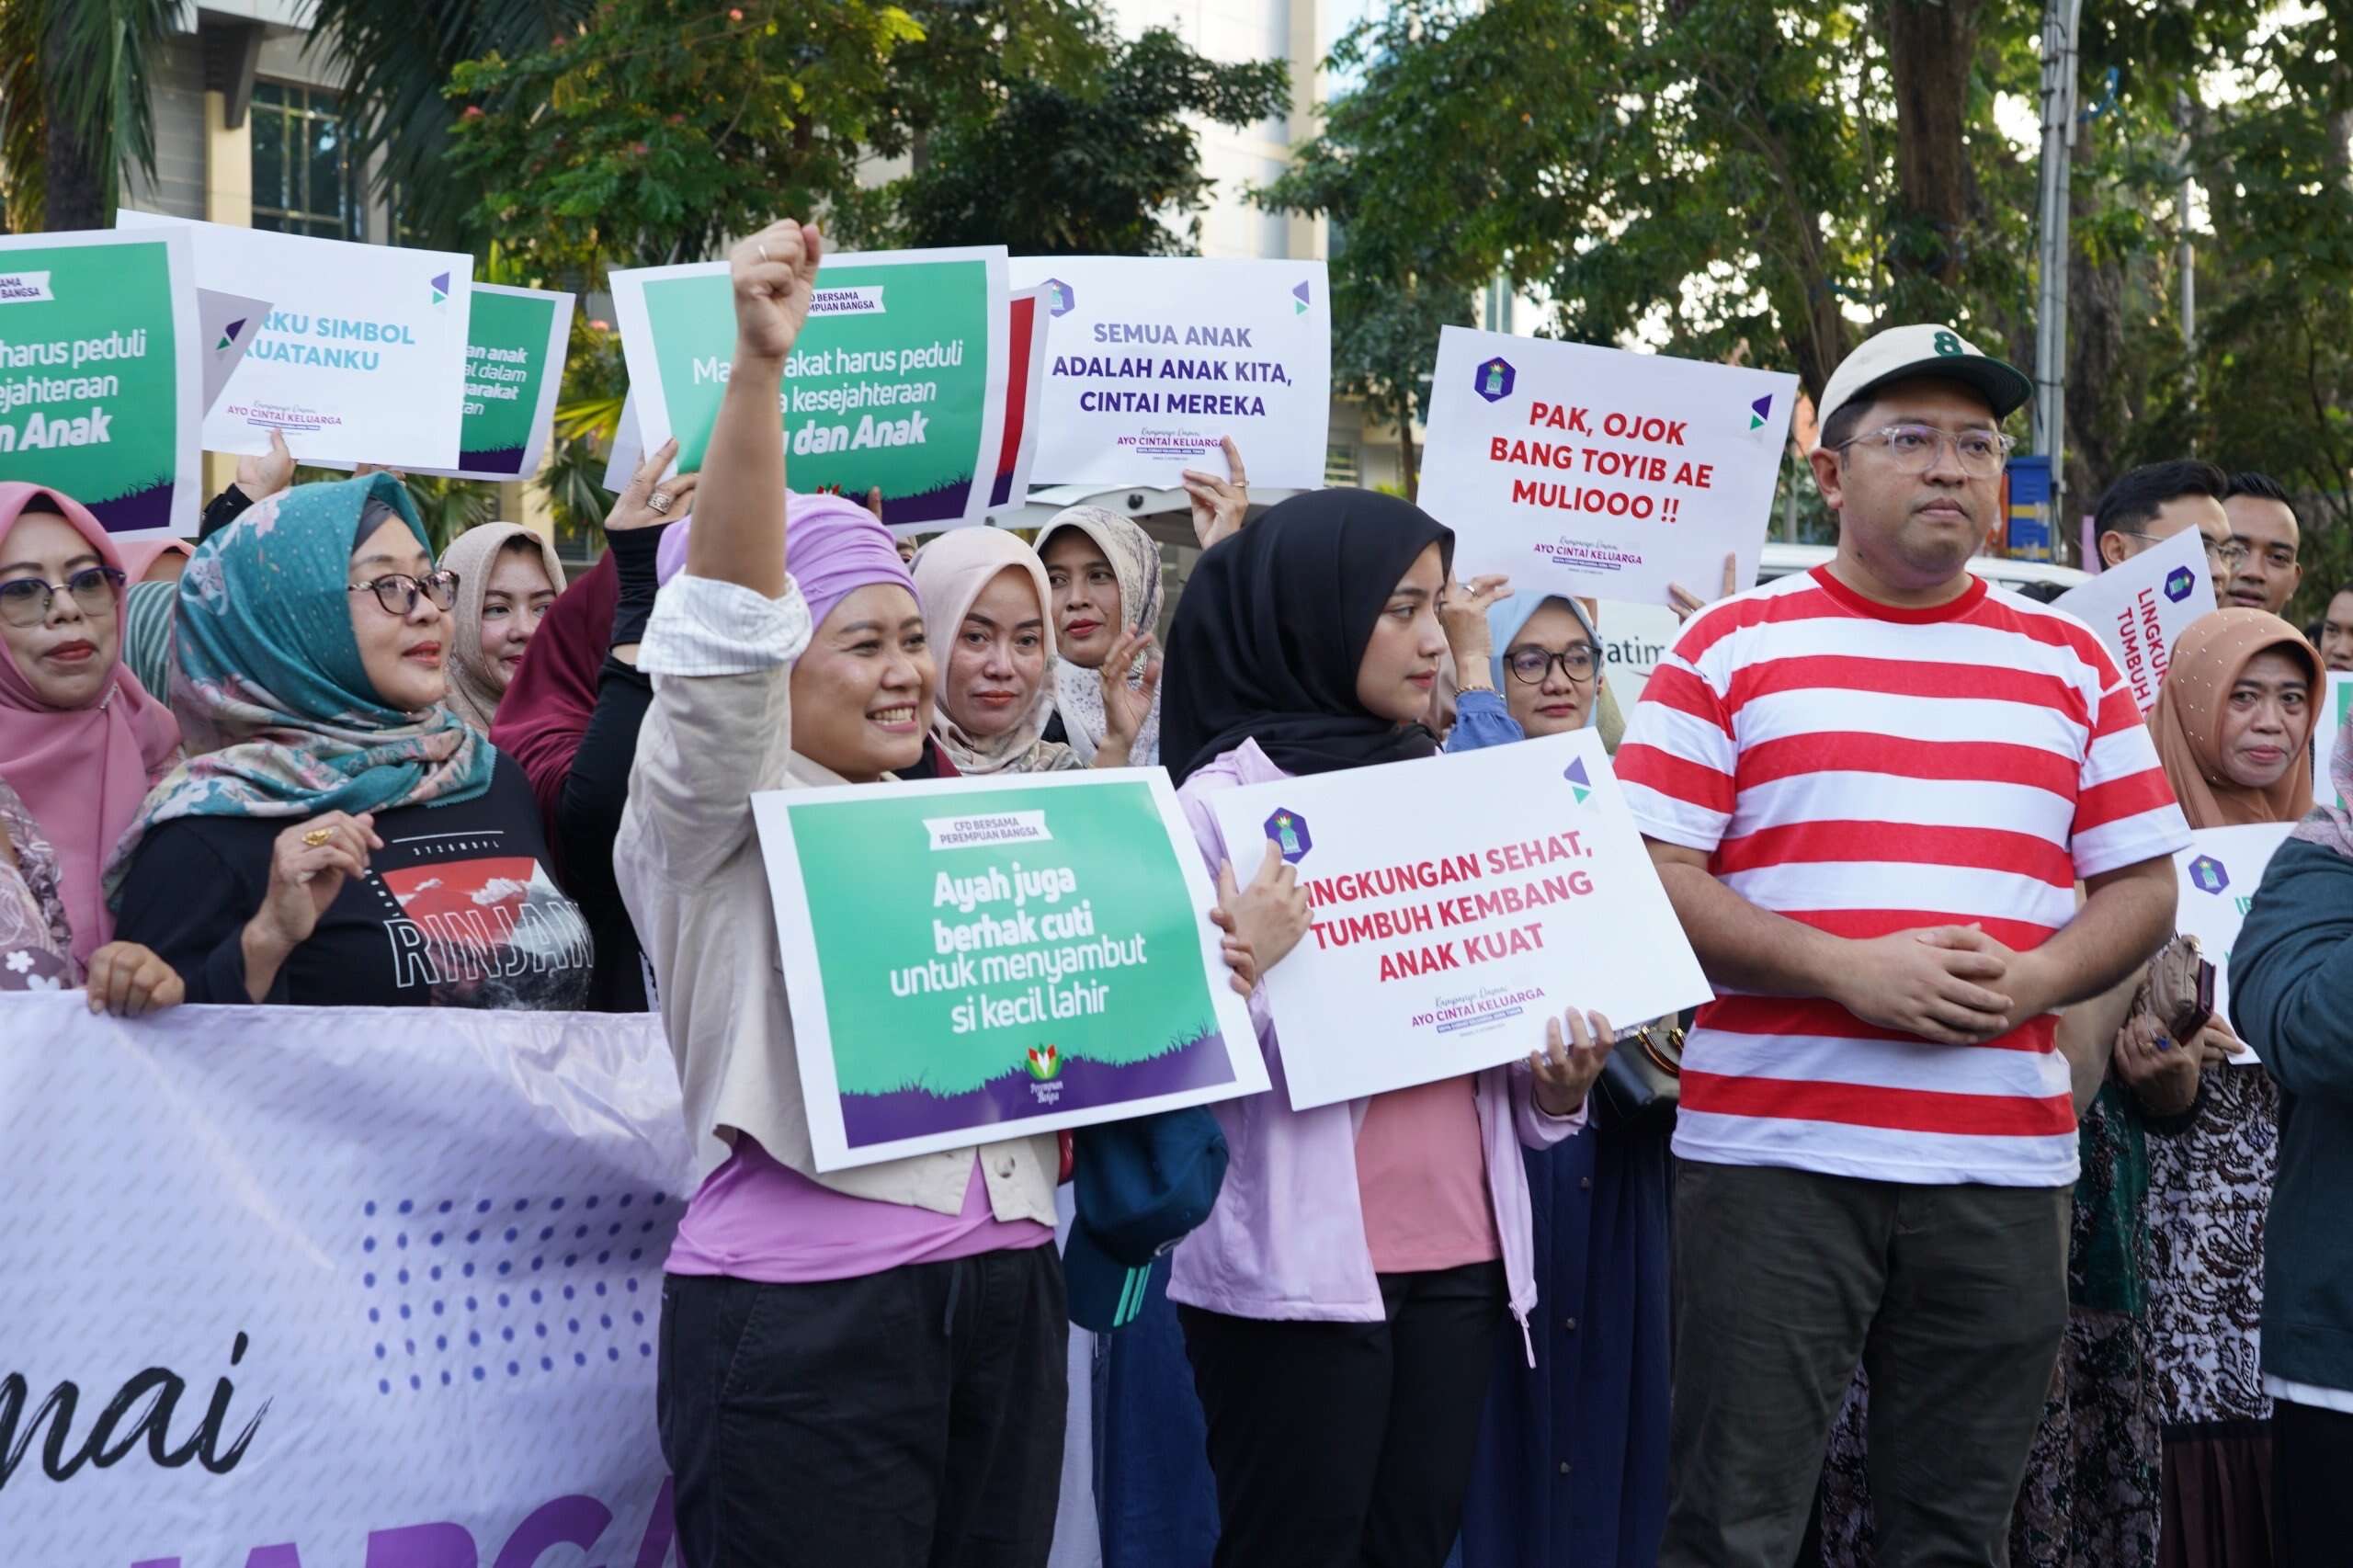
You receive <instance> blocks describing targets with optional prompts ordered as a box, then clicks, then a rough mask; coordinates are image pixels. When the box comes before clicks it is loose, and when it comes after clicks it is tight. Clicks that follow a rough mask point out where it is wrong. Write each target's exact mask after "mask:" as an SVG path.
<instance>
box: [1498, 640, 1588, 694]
mask: <svg viewBox="0 0 2353 1568" xmlns="http://www.w3.org/2000/svg"><path fill="white" fill-rule="evenodd" d="M1553 665H1560V666H1561V673H1562V674H1563V675H1564V676H1568V678H1569V679H1571V680H1573V681H1574V682H1576V683H1577V684H1578V685H1580V686H1582V685H1584V684H1585V683H1586V682H1587V681H1589V680H1591V679H1592V678H1593V676H1594V672H1595V671H1596V670H1597V669H1598V668H1599V667H1600V666H1599V665H1597V664H1596V663H1595V662H1594V657H1593V648H1592V645H1591V644H1590V643H1586V642H1576V643H1572V644H1571V645H1570V646H1568V647H1566V648H1563V649H1562V650H1561V651H1560V652H1559V653H1547V652H1545V651H1544V650H1543V649H1541V648H1514V649H1513V650H1512V651H1511V652H1510V653H1506V654H1505V655H1504V668H1506V669H1507V670H1509V671H1510V672H1511V678H1512V679H1514V680H1516V681H1518V682H1519V683H1520V684H1521V685H1523V686H1542V685H1543V684H1544V677H1545V676H1548V675H1550V674H1551V673H1552V666H1553Z"/></svg>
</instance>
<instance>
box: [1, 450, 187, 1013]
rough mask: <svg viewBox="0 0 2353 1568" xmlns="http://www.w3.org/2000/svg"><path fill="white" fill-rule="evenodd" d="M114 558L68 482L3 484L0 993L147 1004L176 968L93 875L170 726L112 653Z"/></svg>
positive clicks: (170, 988) (119, 580) (115, 1005)
mask: <svg viewBox="0 0 2353 1568" xmlns="http://www.w3.org/2000/svg"><path fill="white" fill-rule="evenodd" d="M122 592H123V570H122V557H121V556H120V555H119V553H118V552H117V551H116V549H115V545H114V541H113V540H110V539H109V538H108V537H107V530H106V528H104V527H103V526H102V525H101V524H100V523H99V522H98V520H97V518H96V517H92V516H91V515H90V513H89V510H88V508H86V507H85V506H82V505H81V503H79V502H77V501H75V500H74V499H73V498H72V497H71V496H67V495H63V494H59V493H58V492H56V491H53V490H46V489H42V488H40V486H37V485H31V484H0V991H63V990H71V989H74V988H75V987H77V986H84V985H86V986H87V988H88V990H89V993H90V997H91V1001H92V1004H93V1005H94V1006H102V1007H105V1008H108V1010H110V1011H114V1012H119V1013H131V1014H135V1013H144V1012H151V1011H153V1010H154V1009H155V1008H157V1007H167V1006H171V1005H172V1004H173V1003H174V1002H176V1000H178V993H179V982H178V981H177V980H176V978H174V977H173V975H172V972H171V971H170V970H169V969H167V968H165V966H164V964H163V963H162V962H161V960H158V959H156V957H155V956H154V955H153V953H150V952H148V951H147V950H146V949H143V948H140V947H137V946H135V945H134V944H131V943H128V942H119V941H116V940H114V939H113V937H114V922H113V920H112V918H111V916H109V915H108V912H107V907H106V901H105V899H104V898H103V897H102V896H101V894H100V892H99V873H100V872H101V871H102V870H103V869H105V866H106V863H107V857H108V855H109V854H111V853H112V852H113V849H114V846H115V842H116V840H117V839H119V838H120V837H121V836H122V832H123V829H125V828H126V827H128V826H130V824H131V819H132V818H133V817H135V816H136V815H137V814H138V812H139V802H140V801H142V799H144V798H145V796H146V794H147V788H148V785H149V784H150V783H151V782H152V781H153V780H154V779H156V778H161V777H162V776H163V775H164V773H165V771H167V770H168V769H169V768H170V767H171V766H172V765H173V764H174V763H175V762H176V761H177V760H178V759H179V730H178V728H177V727H176V725H174V724H173V722H172V715H171V711H170V710H169V709H167V708H165V706H164V705H163V703H162V702H160V701H158V700H157V699H153V698H151V697H150V696H149V695H148V694H147V692H146V690H145V689H144V688H143V687H141V686H140V684H139V681H138V677H136V676H133V675H132V674H131V671H130V670H129V669H127V668H126V667H124V665H123V663H122Z"/></svg>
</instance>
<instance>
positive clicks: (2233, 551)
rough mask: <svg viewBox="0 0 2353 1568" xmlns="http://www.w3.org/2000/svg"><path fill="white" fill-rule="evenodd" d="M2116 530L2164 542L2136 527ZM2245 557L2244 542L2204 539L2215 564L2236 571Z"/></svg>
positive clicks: (2159, 542)
mask: <svg viewBox="0 0 2353 1568" xmlns="http://www.w3.org/2000/svg"><path fill="white" fill-rule="evenodd" d="M2117 531H2118V532H2120V533H2124V534H2129V535H2131V537H2132V538H2134V539H2137V540H2146V541H2147V542H2148V543H2150V544H2163V543H2165V540H2163V539H2161V538H2159V537H2158V536H2157V535H2155V534H2144V533H2143V532H2141V530H2140V529H2138V528H2120V529H2119V530H2117ZM2200 538H2201V539H2202V538H2205V536H2204V535H2202V534H2201V535H2200ZM2246 558H2247V548H2246V546H2245V544H2244V543H2242V542H2240V541H2239V540H2234V539H2207V540H2206V559H2207V560H2209V561H2211V562H2213V563H2214V564H2215V565H2217V566H2226V567H2229V568H2230V569H2232V570H2233V571H2236V570H2237V569H2238V568H2239V566H2240V565H2241V564H2242V563H2244V562H2245V560H2246ZM2289 564H2290V565H2293V564H2294V562H2289Z"/></svg>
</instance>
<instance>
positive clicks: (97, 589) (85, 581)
mask: <svg viewBox="0 0 2353 1568" xmlns="http://www.w3.org/2000/svg"><path fill="white" fill-rule="evenodd" d="M122 584H123V576H122V574H121V573H120V572H119V571H117V570H116V569H115V568H113V567H111V566H85V567H83V568H82V569H81V570H80V571H79V572H76V573H74V574H72V575H71V576H69V577H67V578H66V579H65V581H63V583H44V582H42V581H41V580H40V578H39V577H11V578H9V579H8V580H7V581H6V582H5V583H0V619H4V620H6V621H7V623H8V624H9V625H11V626H39V625H40V623H41V622H42V621H44V620H47V619H49V607H50V606H51V604H52V603H54V602H55V601H56V598H57V594H58V590H60V589H61V588H62V589H63V590H64V591H65V592H67V593H69V594H72V595H73V596H74V603H75V604H77V605H79V606H80V607H81V608H82V613H83V614H84V615H105V614H107V613H108V612H109V611H110V610H112V609H113V608H115V604H116V596H117V595H119V593H120V592H121V591H122Z"/></svg>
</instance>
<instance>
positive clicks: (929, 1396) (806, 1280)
mask: <svg viewBox="0 0 2353 1568" xmlns="http://www.w3.org/2000/svg"><path fill="white" fill-rule="evenodd" d="M821 244H822V242H821V241H820V240H819V237H818V235H817V233H816V232H815V231H814V230H812V229H808V228H806V227H804V226H803V225H801V224H800V223H797V222H779V223H775V224H772V225H770V226H769V227H768V228H767V229H766V230H764V231H763V232H761V233H759V234H757V235H756V236H754V237H753V238H752V239H749V240H746V241H745V242H744V243H743V244H740V245H738V246H737V247H736V248H735V252H734V255H733V257H732V269H733V293H734V305H735V312H736V325H737V335H736V342H735V348H734V353H733V357H732V363H733V373H732V374H731V376H730V377H729V380H728V383H727V389H726V392H725V393H724V394H723V395H722V400H721V403H720V409H719V414H718V417H717V420H716V422H715V423H714V425H713V426H712V429H711V433H710V440H709V443H708V446H707V447H706V449H705V452H704V457H703V461H702V464H701V487H700V489H699V492H698V494H697V496H696V506H695V514H696V515H695V517H694V520H693V521H692V523H691V524H690V525H681V526H680V527H677V528H673V529H671V530H670V534H669V535H668V536H667V537H665V539H664V540H663V548H662V554H663V556H664V558H665V559H664V562H663V564H664V565H665V567H666V568H667V569H668V576H669V580H668V581H667V582H665V584H664V585H663V586H662V589H661V592H660V595H659V597H657V599H656V600H655V603H654V613H653V617H652V619H651V620H650V621H649V622H648V624H647V626H646V630H645V635H644V640H643V642H642V644H641V645H640V648H639V653H638V667H639V668H640V669H642V670H643V671H644V672H645V673H646V674H647V676H649V677H650V678H651V680H652V682H653V689H654V700H653V705H652V708H651V709H650V710H649V711H648V712H647V714H646V716H645V722H644V727H643V729H642V733H640V735H639V738H638V745H637V751H636V760H635V764H634V766H633V767H632V768H631V775H630V787H629V804H628V808H627V810H626V811H625V812H624V813H623V815H622V819H621V825H620V834H619V836H618V839H617V842H616V843H615V845H614V849H613V863H614V870H615V872H616V873H617V876H618V879H619V881H620V889H621V895H622V897H623V899H624V900H625V901H626V902H627V903H628V906H629V912H630V916H631V920H632V922H633V923H634V924H635V926H636V928H637V932H638V935H639V937H640V938H641V939H642V941H643V943H644V949H645V956H646V960H647V962H648V964H649V966H650V967H651V969H652V971H653V974H654V982H655V984H656V988H657V991H658V994H659V996H660V1001H661V1007H662V1013H663V1017H664V1019H665V1024H666V1026H667V1031H668V1034H669V1039H670V1047H671V1051H672V1052H673V1053H674V1054H675V1056H676V1059H677V1067H678V1077H679V1082H680V1085H681V1088H682V1090H683V1096H684V1099H685V1104H686V1113H687V1118H688V1131H689V1132H690V1134H691V1136H692V1137H693V1139H694V1140H695V1143H696V1148H697V1153H698V1154H699V1167H700V1169H701V1171H702V1173H703V1179H702V1181H701V1183H700V1186H699V1188H698V1190H697V1191H696V1193H695V1195H694V1197H693V1199H691V1200H690V1201H689V1203H688V1208H687V1212H686V1216H685V1218H684V1220H683V1221H682V1222H681V1223H680V1226H679V1229H678V1235H677V1240H676V1243H675V1244H674V1245H673V1246H672V1249H671V1252H670V1256H669V1259H668V1263H667V1271H666V1274H665V1279H664V1283H663V1300H662V1348H661V1368H660V1388H659V1392H658V1395H657V1403H656V1411H657V1416H658V1420H659V1426H660V1430H661V1437H662V1449H663V1455H664V1458H665V1460H667V1461H668V1463H669V1467H670V1471H671V1473H672V1474H673V1476H674V1477H675V1478H676V1480H675V1488H674V1492H673V1499H674V1504H675V1508H676V1519H677V1526H678V1544H679V1549H680V1553H681V1557H682V1559H683V1561H684V1562H685V1563H686V1565H687V1568H716V1565H717V1564H720V1563H735V1562H760V1563H766V1564H772V1565H777V1568H793V1565H796V1564H804V1563H805V1564H833V1563H839V1562H858V1563H862V1564H876V1565H881V1568H902V1565H904V1568H929V1565H934V1564H941V1565H945V1564H957V1563H981V1562H987V1563H992V1564H995V1563H1003V1564H1006V1568H1042V1564H1043V1563H1044V1561H1045V1555H1046V1543H1047V1536H1048V1532H1049V1531H1050V1530H1051V1525H1052V1520H1053V1517H1054V1496H1055V1489H1056V1483H1057V1470H1058V1467H1059V1464H1060V1460H1061V1457H1062V1440H1063V1401H1064V1397H1065V1385H1064V1376H1063V1348H1064V1344H1065V1337H1064V1336H1065V1325H1064V1319H1063V1278H1062V1265H1061V1260H1060V1259H1059V1258H1058V1257H1057V1256H1056V1255H1055V1252H1054V1249H1053V1247H1052V1245H1051V1243H1052V1241H1053V1236H1054V1231H1053V1221H1054V1184H1055V1178H1056V1174H1057V1171H1058V1169H1059V1165H1060V1159H1059V1152H1058V1150H1057V1147H1056V1142H1055V1140H1054V1138H1053V1137H1052V1136H1051V1134H1049V1135H1046V1136H1043V1137H1032V1138H1017V1139H1012V1140H1008V1141H1006V1142H995V1143H991V1144H990V1145H989V1146H988V1148H987V1155H988V1158H987V1159H986V1160H985V1161H983V1160H982V1159H981V1158H980V1154H979V1152H978V1151H976V1150H975V1149H972V1148H970V1147H967V1148H961V1149H955V1150H949V1151H945V1152H942V1153H930V1154H923V1155H918V1156H914V1157H910V1158H906V1159H899V1160H891V1161H885V1162H882V1163H881V1164H877V1165H862V1166H858V1167H857V1168H854V1169H850V1170H837V1171H820V1170H819V1169H818V1168H817V1165H816V1158H815V1152H814V1150H813V1148H812V1146H811V1142H810V1138H809V1126H808V1115H807V1110H806V1107H805V1105H804V1103H803V1100H802V1096H801V1075H800V1070H799V1065H798V1052H797V1047H796V1043H795V1040H794V1037H793V1029H792V1018H791V1013H790V1007H789V1006H788V1004H787V998H786V994H785V981H784V976H783V974H782V972H781V971H779V969H778V968H777V965H776V962H775V954H776V951H777V918H776V910H775V906H774V904H773V903H772V902H771V900H770V897H769V892H768V881H767V869H766V867H765V865H764V863H763V861H762V859H761V856H760V845H759V836H758V835H757V833H756V831H755V829H754V826H753V821H752V807H751V797H752V796H753V795H754V794H756V793H758V792H760V791H764V790H792V789H804V788H814V787H818V786H824V785H842V784H870V783H875V782H878V781H881V780H883V779H887V778H892V777H894V776H896V775H899V774H901V773H903V772H905V771H910V770H913V769H915V767H918V766H919V765H920V764H921V763H922V761H923V760H924V756H925V750H926V746H925V742H926V734H927V733H928V731H929V729H930V727H931V725H930V720H931V709H932V701H933V683H934V680H935V677H936V673H937V672H936V670H935V668H934V665H933V661H932V654H931V651H930V649H929V648H928V646H927V645H926V642H925V638H924V620H923V611H922V608H921V607H920V606H919V605H918V603H917V602H916V599H915V588H914V584H913V582H912V580H911V579H910V578H909V576H908V574H907V568H906V566H905V563H904V562H902V561H901V560H900V559H899V553H898V548H897V545H896V543H895V541H894V540H892V537H891V534H890V531H889V530H888V529H886V528H883V527H882V525H881V523H879V522H878V521H876V520H875V518H874V517H872V516H871V515H870V514H869V513H867V512H866V511H865V510H864V509H863V508H861V507H859V506H857V505H856V504H855V503H853V502H850V501H846V500H843V499H841V498H840V497H837V496H832V495H789V494H788V493H787V491H786V489H785V461H784V442H783V439H782V435H781V431H780V429H779V426H778V423H777V416H776V410H777V402H778V398H779V395H780V392H781V391H782V382H783V370H784V363H785V360H786V358H788V356H789V355H790V352H791V349H792V345H793V342H794V340H795V339H796V338H797V336H798V335H799V332H800V328H801V323H802V322H803V321H805V320H806V318H807V314H808V309H809V302H810V297H811V293H812V290H813V283H814V280H815V274H816V270H817V260H818V255H819V251H820V248H821Z"/></svg>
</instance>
